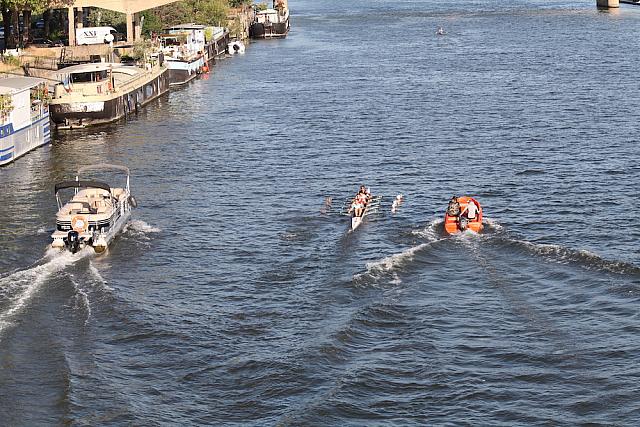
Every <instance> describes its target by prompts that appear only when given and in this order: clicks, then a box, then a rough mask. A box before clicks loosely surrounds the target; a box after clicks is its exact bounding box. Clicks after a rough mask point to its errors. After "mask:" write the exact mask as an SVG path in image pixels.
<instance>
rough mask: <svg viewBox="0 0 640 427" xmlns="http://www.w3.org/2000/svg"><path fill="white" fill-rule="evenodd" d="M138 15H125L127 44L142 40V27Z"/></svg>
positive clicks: (139, 15)
mask: <svg viewBox="0 0 640 427" xmlns="http://www.w3.org/2000/svg"><path fill="white" fill-rule="evenodd" d="M141 16H142V15H141V14H139V13H127V43H133V42H135V41H136V40H140V39H141V38H142V26H141V25H140V17H141Z"/></svg>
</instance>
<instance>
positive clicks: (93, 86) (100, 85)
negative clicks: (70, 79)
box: [54, 64, 159, 98]
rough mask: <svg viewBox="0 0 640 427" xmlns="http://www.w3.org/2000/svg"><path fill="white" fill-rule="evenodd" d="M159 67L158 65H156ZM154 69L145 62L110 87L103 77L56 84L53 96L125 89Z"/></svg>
mask: <svg viewBox="0 0 640 427" xmlns="http://www.w3.org/2000/svg"><path fill="white" fill-rule="evenodd" d="M156 67H158V66H156ZM158 68H159V67H158ZM153 69H154V67H153V66H152V65H151V64H146V66H145V68H144V69H140V72H139V73H137V74H135V75H133V76H131V77H130V78H125V79H122V80H120V79H117V80H116V81H115V84H114V87H113V88H112V87H111V83H110V81H109V79H105V80H102V81H99V82H87V83H70V84H66V85H64V84H58V85H57V86H56V88H55V93H54V98H63V97H66V96H72V95H73V96H99V95H106V94H108V93H112V92H119V91H127V90H129V89H131V87H136V86H139V85H140V84H139V83H140V82H141V81H144V80H146V79H148V78H149V73H150V72H151V71H152V70H153Z"/></svg>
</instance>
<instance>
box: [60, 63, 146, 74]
mask: <svg viewBox="0 0 640 427" xmlns="http://www.w3.org/2000/svg"><path fill="white" fill-rule="evenodd" d="M107 70H112V71H113V72H116V73H127V74H131V75H133V74H137V73H139V72H140V69H139V68H138V67H135V66H131V65H123V64H120V63H117V62H93V63H90V64H79V65H72V66H71V67H65V68H61V69H60V70H59V74H80V73H97V72H100V71H107Z"/></svg>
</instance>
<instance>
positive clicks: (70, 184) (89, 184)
mask: <svg viewBox="0 0 640 427" xmlns="http://www.w3.org/2000/svg"><path fill="white" fill-rule="evenodd" d="M65 188H100V189H102V190H107V191H108V192H109V193H111V187H109V184H105V183H104V182H100V181H75V180H74V181H62V182H59V183H57V184H56V185H55V194H58V191H60V190H64V189H65Z"/></svg>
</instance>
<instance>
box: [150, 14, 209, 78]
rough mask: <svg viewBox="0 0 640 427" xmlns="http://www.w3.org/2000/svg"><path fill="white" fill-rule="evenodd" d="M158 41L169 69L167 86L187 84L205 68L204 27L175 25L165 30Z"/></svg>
mask: <svg viewBox="0 0 640 427" xmlns="http://www.w3.org/2000/svg"><path fill="white" fill-rule="evenodd" d="M159 39H160V43H161V46H162V53H163V54H164V59H165V61H166V64H167V68H168V69H169V85H171V86H174V85H181V84H184V83H187V82H189V81H191V80H193V79H194V78H195V77H196V76H197V75H198V74H200V73H201V72H202V70H203V68H205V66H207V59H206V57H205V26H204V25H196V24H185V25H177V26H175V27H171V28H168V29H166V30H165V34H162V35H160V36H159Z"/></svg>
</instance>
